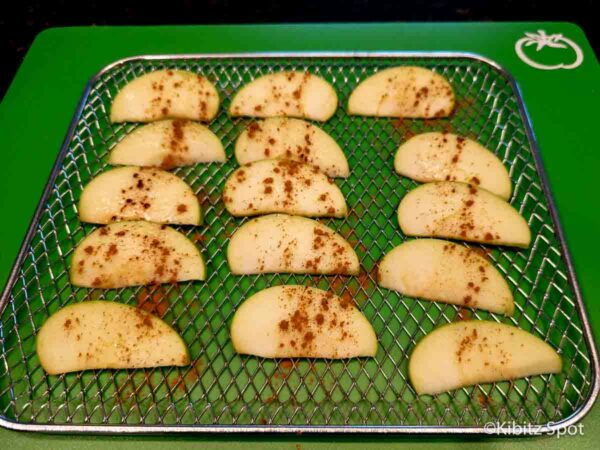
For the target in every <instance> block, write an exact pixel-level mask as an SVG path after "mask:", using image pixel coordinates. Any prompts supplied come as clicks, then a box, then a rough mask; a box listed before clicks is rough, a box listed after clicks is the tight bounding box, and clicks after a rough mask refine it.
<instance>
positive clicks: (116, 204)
mask: <svg viewBox="0 0 600 450" xmlns="http://www.w3.org/2000/svg"><path fill="white" fill-rule="evenodd" d="M79 219H80V220H81V221H82V222H89V223H99V224H106V223H111V222H117V221H121V220H147V221H150V222H156V223H173V224H181V225H199V224H200V223H202V212H201V209H200V205H199V204H198V198H197V197H196V195H195V194H194V191H192V188H191V187H190V186H189V185H188V184H186V183H185V181H183V180H182V179H181V178H179V177H177V176H176V175H173V174H172V173H169V172H166V171H164V170H161V169H157V168H153V167H136V166H127V167H118V168H116V169H111V170H108V171H106V172H103V173H102V174H100V175H98V176H97V177H96V178H94V179H93V180H92V181H90V182H89V183H88V185H87V186H86V187H85V188H84V189H83V192H82V193H81V198H80V200H79Z"/></svg>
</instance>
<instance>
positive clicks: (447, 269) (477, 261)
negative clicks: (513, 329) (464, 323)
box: [378, 239, 514, 316]
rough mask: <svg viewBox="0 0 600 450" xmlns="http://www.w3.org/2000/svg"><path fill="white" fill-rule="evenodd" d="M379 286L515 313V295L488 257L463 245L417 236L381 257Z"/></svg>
mask: <svg viewBox="0 0 600 450" xmlns="http://www.w3.org/2000/svg"><path fill="white" fill-rule="evenodd" d="M378 283H379V285H380V286H382V287H385V288H388V289H393V290H395V291H399V292H401V293H402V294H404V295H408V296H410V297H418V298H422V299H425V300H433V301H440V302H444V303H451V304H453V305H460V306H466V307H469V308H478V309H484V310H487V311H491V312H495V313H499V314H506V315H509V316H510V315H512V313H513V311H514V300H513V295H512V293H511V291H510V289H509V287H508V284H507V283H506V280H504V278H503V277H502V275H500V273H499V272H498V271H497V270H496V268H495V267H494V266H492V264H490V263H489V262H488V260H487V259H486V258H484V257H483V256H482V255H480V254H479V253H477V252H476V251H475V250H472V249H470V248H467V247H463V246H462V245H457V244H455V243H453V242H449V241H442V240H439V239H418V240H412V241H408V242H405V243H403V244H401V245H399V246H398V247H396V248H394V249H393V250H392V251H391V252H389V253H388V254H387V255H385V257H384V258H383V259H382V260H381V263H380V264H379V270H378Z"/></svg>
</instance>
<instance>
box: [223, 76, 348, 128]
mask: <svg viewBox="0 0 600 450" xmlns="http://www.w3.org/2000/svg"><path fill="white" fill-rule="evenodd" d="M337 103H338V99H337V94H336V93H335V91H334V90H333V87H332V86H331V85H330V84H329V83H328V82H327V81H325V80H324V79H323V78H321V77H318V76H317V75H313V74H312V73H310V72H293V71H292V72H277V73H270V74H268V75H263V76H262V77H259V78H257V79H255V80H253V81H251V82H250V83H248V84H247V85H245V86H244V87H243V88H242V89H240V90H239V91H238V92H237V94H235V97H234V98H233V100H232V101H231V106H230V107H229V114H230V115H231V116H233V117H237V116H250V117H277V116H289V117H301V118H305V119H311V120H319V121H323V122H324V121H326V120H329V118H330V117H331V116H333V114H334V113H335V110H336V109H337Z"/></svg>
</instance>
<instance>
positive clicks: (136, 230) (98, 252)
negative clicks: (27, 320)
mask: <svg viewBox="0 0 600 450" xmlns="http://www.w3.org/2000/svg"><path fill="white" fill-rule="evenodd" d="M70 278H71V283H72V284H74V285H75V286H80V287H89V288H104V289H114V288H121V287H127V286H141V285H148V284H160V283H175V282H178V281H189V280H204V279H205V278H206V268H205V266H204V260H203V259H202V255H201V254H200V251H199V250H198V249H197V248H196V246H195V245H194V244H193V243H192V241H190V240H189V239H188V238H187V237H185V236H184V235H183V234H182V233H180V232H178V231H176V230H174V229H173V228H171V227H167V226H166V225H158V224H155V223H151V222H144V221H130V222H117V223H113V224H110V225H106V226H105V227H102V228H98V229H96V230H95V231H93V232H92V233H91V234H89V235H88V236H86V237H85V239H83V241H81V243H80V244H79V245H78V246H77V248H76V249H75V251H74V252H73V258H72V260H71V268H70Z"/></svg>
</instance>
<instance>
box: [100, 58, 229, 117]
mask: <svg viewBox="0 0 600 450" xmlns="http://www.w3.org/2000/svg"><path fill="white" fill-rule="evenodd" d="M218 111H219V93H218V92H217V89H216V88H215V86H214V85H213V84H212V83H211V82H210V81H208V79H206V78H205V77H203V76H202V75H199V74H195V73H192V72H188V71H185V70H171V69H167V70H157V71H155V72H150V73H147V74H144V75H142V76H139V77H137V78H135V79H133V80H132V81H130V82H129V83H127V84H126V85H125V86H124V87H123V88H122V89H121V90H120V91H119V93H118V94H117V96H116V97H115V99H114V100H113V103H112V106H111V109H110V121H111V122H113V123H116V122H153V121H155V120H161V119H189V120H199V121H202V122H208V121H211V120H212V119H214V117H215V116H216V115H217V112H218Z"/></svg>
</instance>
